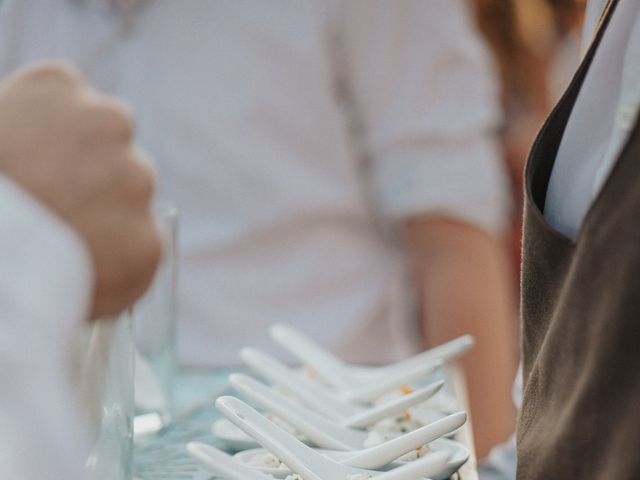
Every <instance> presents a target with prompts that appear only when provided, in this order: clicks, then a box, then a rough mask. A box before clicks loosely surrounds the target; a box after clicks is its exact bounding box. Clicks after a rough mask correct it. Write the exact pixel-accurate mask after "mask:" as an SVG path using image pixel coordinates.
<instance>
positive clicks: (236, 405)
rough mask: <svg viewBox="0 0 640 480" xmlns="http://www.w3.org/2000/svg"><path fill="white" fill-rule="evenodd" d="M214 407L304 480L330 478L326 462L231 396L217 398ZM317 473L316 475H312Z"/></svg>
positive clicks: (323, 458)
mask: <svg viewBox="0 0 640 480" xmlns="http://www.w3.org/2000/svg"><path fill="white" fill-rule="evenodd" d="M216 407H218V410H220V412H222V413H223V414H224V416H226V417H227V418H228V419H229V420H230V421H231V422H232V423H234V424H235V425H236V426H238V427H239V428H240V429H242V430H244V432H245V433H246V434H247V435H249V436H251V437H253V438H254V439H255V440H256V441H257V442H258V443H260V444H261V445H262V446H263V447H264V448H266V449H267V450H269V451H270V452H271V453H273V454H274V455H275V456H276V457H278V458H279V459H280V460H281V461H282V462H284V463H285V464H286V465H287V466H288V467H289V468H290V469H291V470H292V471H294V472H296V473H297V474H298V475H300V476H301V477H302V478H304V480H322V477H321V476H319V474H322V475H323V476H324V478H325V479H327V478H330V476H331V473H335V472H328V471H327V470H328V469H327V465H328V464H329V462H328V460H327V459H326V458H325V457H323V456H321V455H320V454H319V453H317V452H315V451H314V450H313V449H311V448H310V447H308V446H306V445H305V444H304V443H302V442H300V441H299V440H298V439H297V438H295V437H294V436H293V435H291V434H290V433H288V432H285V431H284V430H282V429H281V428H280V427H278V426H277V425H275V424H273V423H272V422H271V421H269V420H268V419H267V418H265V417H264V416H263V415H261V414H260V413H258V412H257V411H256V410H254V409H253V408H251V407H250V406H249V405H247V404H246V403H244V402H243V401H242V400H240V399H238V398H235V397H220V398H218V400H217V401H216ZM316 472H317V473H316Z"/></svg>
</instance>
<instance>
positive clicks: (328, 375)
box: [269, 323, 351, 388]
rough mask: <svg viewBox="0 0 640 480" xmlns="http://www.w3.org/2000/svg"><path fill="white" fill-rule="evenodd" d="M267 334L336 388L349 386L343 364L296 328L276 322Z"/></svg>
mask: <svg viewBox="0 0 640 480" xmlns="http://www.w3.org/2000/svg"><path fill="white" fill-rule="evenodd" d="M269 334H270V335H271V338H273V339H274V340H275V341H276V342H277V343H278V344H280V346H281V347H283V348H284V349H285V350H287V351H288V352H289V353H291V354H292V355H293V356H294V357H296V358H297V359H298V360H300V362H302V363H304V364H307V365H308V366H310V367H311V368H313V369H314V370H315V371H316V372H318V374H319V375H320V376H321V377H322V378H323V379H324V380H325V381H327V382H329V383H331V384H332V385H333V386H335V387H338V388H349V387H351V382H350V381H349V379H348V378H345V376H344V371H345V364H344V363H343V362H342V360H340V359H339V358H337V357H335V356H334V355H332V354H331V353H329V352H328V351H326V350H325V349H324V348H322V347H321V346H320V345H318V344H317V343H316V342H314V341H313V340H311V339H310V338H309V337H307V336H306V335H304V334H303V333H301V332H300V331H298V330H297V329H295V328H293V327H291V326H289V325H285V324H282V323H280V324H276V325H273V326H272V327H271V328H270V329H269Z"/></svg>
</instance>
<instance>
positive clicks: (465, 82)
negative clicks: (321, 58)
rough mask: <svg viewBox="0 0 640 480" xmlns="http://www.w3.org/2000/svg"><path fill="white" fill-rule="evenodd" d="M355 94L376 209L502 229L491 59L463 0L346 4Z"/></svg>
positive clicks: (346, 48)
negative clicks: (451, 218) (446, 218)
mask: <svg viewBox="0 0 640 480" xmlns="http://www.w3.org/2000/svg"><path fill="white" fill-rule="evenodd" d="M340 8H341V9H342V12H341V14H340V15H337V18H338V21H339V22H341V23H340V24H341V30H340V37H339V38H341V42H340V49H341V58H342V61H343V62H344V65H343V68H344V70H345V71H346V76H345V82H346V89H345V90H346V91H347V92H348V98H349V99H350V101H351V102H352V104H353V110H354V111H355V115H354V116H355V117H356V118H357V119H358V121H357V124H356V128H355V131H356V132H357V133H358V134H359V135H358V138H359V140H360V142H359V143H360V148H361V150H362V151H363V153H364V158H365V159H366V162H367V166H368V171H369V175H370V180H371V186H372V191H373V196H374V199H375V202H376V204H377V208H378V209H379V211H380V212H381V213H382V215H384V216H386V217H390V218H392V219H403V218H407V217H411V216H421V215H441V216H447V217H453V218H456V219H459V220H462V221H464V222H468V223H472V224H474V225H477V226H479V227H481V228H485V229H488V230H491V231H495V230H500V229H502V228H503V226H504V224H505V220H506V217H507V214H508V208H509V206H508V182H507V178H506V175H505V174H504V172H503V169H502V164H501V160H500V149H499V146H498V144H497V141H496V137H495V132H496V130H497V127H498V125H499V122H500V121H501V113H500V107H499V99H498V93H497V90H498V88H497V86H498V85H497V84H498V82H497V79H496V75H495V72H494V70H493V68H494V66H493V62H492V59H491V57H490V55H489V53H488V51H487V50H486V48H485V45H484V43H483V42H482V41H481V39H480V38H479V36H478V34H477V32H476V30H475V28H474V25H473V21H472V18H471V15H470V12H469V11H468V9H467V6H466V4H465V2H464V1H463V0H429V1H424V0H394V1H387V0H352V1H349V2H344V3H341V4H340Z"/></svg>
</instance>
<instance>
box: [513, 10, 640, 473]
mask: <svg viewBox="0 0 640 480" xmlns="http://www.w3.org/2000/svg"><path fill="white" fill-rule="evenodd" d="M613 4H614V5H613V7H615V4H616V2H613ZM609 17H610V13H609V14H608V15H607V16H606V17H605V18H604V20H603V24H602V26H601V28H600V30H599V33H598V35H597V36H596V40H595V41H594V44H593V46H592V47H591V49H590V51H589V53H588V54H587V56H586V57H585V61H584V62H583V65H582V66H581V68H580V70H579V71H578V73H577V74H576V77H575V78H574V81H573V82H572V85H571V86H570V87H569V90H568V91H567V94H566V95H565V96H564V97H563V99H562V100H561V102H560V104H559V105H558V106H557V107H556V109H555V110H554V112H553V113H552V114H551V116H550V117H549V119H548V120H547V123H546V124H545V126H544V127H543V129H542V131H541V133H540V135H539V137H538V140H536V143H535V145H534V147H533V149H532V152H531V156H530V158H529V164H528V166H527V172H526V190H527V192H526V193H527V198H526V204H525V222H524V251H523V271H522V322H523V340H522V341H523V355H524V375H525V390H524V403H523V406H522V410H521V414H520V419H519V426H518V474H517V478H518V480H532V479H536V480H537V479H544V480H555V479H579V480H631V479H640V128H638V125H636V126H635V127H634V130H633V131H632V133H631V137H630V140H629V141H628V143H627V145H626V146H625V148H624V150H623V151H622V153H621V154H620V157H619V159H618V162H617V163H616V165H615V167H614V169H613V171H612V173H611V175H610V177H609V178H608V180H607V182H606V183H605V186H604V188H603V190H602V191H601V193H600V194H599V196H598V197H597V199H596V201H595V203H594V204H593V206H592V208H591V210H590V211H589V213H588V214H587V217H586V218H585V221H584V224H583V226H582V230H581V231H580V233H579V235H578V238H577V239H576V241H575V242H574V241H572V240H570V239H568V238H566V237H564V236H563V235H562V234H560V233H558V232H556V231H554V230H553V229H552V228H551V227H550V226H549V225H548V224H547V223H546V222H545V220H544V218H543V216H542V213H541V212H542V211H544V200H545V196H546V191H547V185H548V182H549V177H550V174H551V169H552V166H553V161H554V159H555V156H556V153H557V150H558V146H559V143H560V139H561V137H562V134H563V131H564V128H565V126H566V122H567V119H568V116H569V114H570V112H571V108H572V107H573V104H574V102H575V98H576V96H577V93H578V91H579V89H580V85H581V83H582V80H583V78H584V75H585V72H586V70H587V69H588V66H589V63H590V61H591V58H592V56H593V53H594V51H595V49H596V48H597V44H598V42H599V39H600V38H601V36H602V32H603V31H604V29H605V28H606V25H607V21H608V18H609Z"/></svg>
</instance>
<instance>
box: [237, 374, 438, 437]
mask: <svg viewBox="0 0 640 480" xmlns="http://www.w3.org/2000/svg"><path fill="white" fill-rule="evenodd" d="M229 383H230V385H231V386H232V387H233V388H235V389H236V390H237V391H238V392H240V393H244V394H245V395H247V396H249V398H252V399H254V401H256V402H259V401H260V397H266V398H272V399H273V400H274V401H275V402H279V403H283V402H284V403H287V404H293V405H295V407H296V408H298V411H299V412H301V413H304V414H305V415H306V414H307V413H311V414H312V415H315V416H318V415H317V414H316V413H315V412H311V411H310V410H309V409H307V408H306V407H304V406H300V405H296V404H295V403H294V402H292V401H291V400H290V399H289V398H287V397H286V396H285V395H283V394H282V393H280V392H278V391H277V390H275V389H274V388H272V387H269V386H267V385H265V384H264V383H262V382H259V381H258V380H256V379H254V378H253V377H250V376H249V375H244V374H242V373H234V374H232V375H230V376H229ZM443 386H444V381H442V380H440V381H437V382H434V383H432V384H430V385H427V386H425V387H422V388H419V389H417V390H415V391H413V392H411V393H408V394H407V395H401V396H399V397H395V398H392V399H390V400H388V401H386V402H383V403H381V404H379V405H374V406H373V407H370V408H367V409H363V410H362V411H361V412H359V413H356V414H355V415H351V416H349V417H344V418H342V419H341V420H339V421H337V422H335V423H337V424H338V425H340V426H342V427H348V428H352V429H357V430H360V429H364V428H367V427H370V426H371V425H373V424H374V423H376V422H377V421H379V420H382V419H384V418H388V417H393V416H396V415H400V414H402V413H404V412H405V411H406V410H407V409H409V408H411V407H413V406H415V405H417V404H419V403H422V402H425V401H427V400H428V399H429V398H431V397H433V396H434V395H435V394H436V393H438V392H439V391H440V389H441V388H442V387H443ZM254 397H256V398H254ZM261 406H262V407H263V408H265V409H266V410H269V407H267V406H265V405H264V404H261ZM274 413H276V412H274ZM276 415H278V414H277V413H276ZM283 418H284V417H283ZM323 418H324V417H323Z"/></svg>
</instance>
